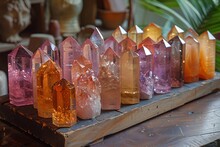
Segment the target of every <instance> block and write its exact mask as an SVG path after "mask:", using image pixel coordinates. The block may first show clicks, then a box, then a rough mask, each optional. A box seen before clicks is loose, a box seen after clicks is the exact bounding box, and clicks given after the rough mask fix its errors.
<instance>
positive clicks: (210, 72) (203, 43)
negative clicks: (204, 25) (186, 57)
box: [199, 31, 216, 80]
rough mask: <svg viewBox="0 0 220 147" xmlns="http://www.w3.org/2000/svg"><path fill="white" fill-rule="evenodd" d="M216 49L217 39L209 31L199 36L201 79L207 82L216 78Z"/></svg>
mask: <svg viewBox="0 0 220 147" xmlns="http://www.w3.org/2000/svg"><path fill="white" fill-rule="evenodd" d="M215 48H216V39H215V37H214V36H213V35H212V34H211V33H210V32H209V31H206V32H203V33H202V34H201V35H200V36H199V54H200V71H199V77H200V78H201V79H205V80H207V79H211V78H213V77H214V76H215V52H216V51H215Z"/></svg>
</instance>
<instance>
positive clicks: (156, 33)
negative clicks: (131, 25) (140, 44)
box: [143, 23, 162, 42]
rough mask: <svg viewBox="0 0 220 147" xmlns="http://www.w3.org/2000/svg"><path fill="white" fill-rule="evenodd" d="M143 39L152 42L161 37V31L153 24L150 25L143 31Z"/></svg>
mask: <svg viewBox="0 0 220 147" xmlns="http://www.w3.org/2000/svg"><path fill="white" fill-rule="evenodd" d="M143 31H144V33H143V39H145V38H147V37H150V38H151V39H152V40H153V41H154V42H157V39H158V38H159V37H160V36H161V35H162V29H161V27H159V26H158V25H156V24H154V23H150V24H149V25H147V26H146V27H145V28H144V29H143Z"/></svg>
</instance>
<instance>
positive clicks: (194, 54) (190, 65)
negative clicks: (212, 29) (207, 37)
mask: <svg viewBox="0 0 220 147" xmlns="http://www.w3.org/2000/svg"><path fill="white" fill-rule="evenodd" d="M185 42H186V49H185V65H184V82H185V83H191V82H196V81H198V80H199V42H198V41H197V40H196V39H194V38H193V37H191V36H188V37H187V38H185Z"/></svg>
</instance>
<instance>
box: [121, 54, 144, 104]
mask: <svg viewBox="0 0 220 147" xmlns="http://www.w3.org/2000/svg"><path fill="white" fill-rule="evenodd" d="M139 75H140V64H139V57H138V54H137V53H135V52H134V51H132V50H129V51H126V52H124V53H123V54H122V56H121V58H120V79H121V103H122V104H136V103H139V102H140V81H139Z"/></svg>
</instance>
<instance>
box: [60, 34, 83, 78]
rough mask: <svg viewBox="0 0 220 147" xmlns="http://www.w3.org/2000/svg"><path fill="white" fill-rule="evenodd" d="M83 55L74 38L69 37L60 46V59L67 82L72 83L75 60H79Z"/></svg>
mask: <svg viewBox="0 0 220 147" xmlns="http://www.w3.org/2000/svg"><path fill="white" fill-rule="evenodd" d="M80 55H82V50H81V47H80V45H79V44H78V42H77V41H76V40H75V39H74V38H72V37H68V38H66V39H65V40H64V41H63V42H61V44H60V59H61V68H62V71H63V73H62V75H63V78H65V79H66V80H67V81H69V82H71V79H72V78H71V68H72V63H73V60H75V59H77V58H78V57H79V56H80Z"/></svg>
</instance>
